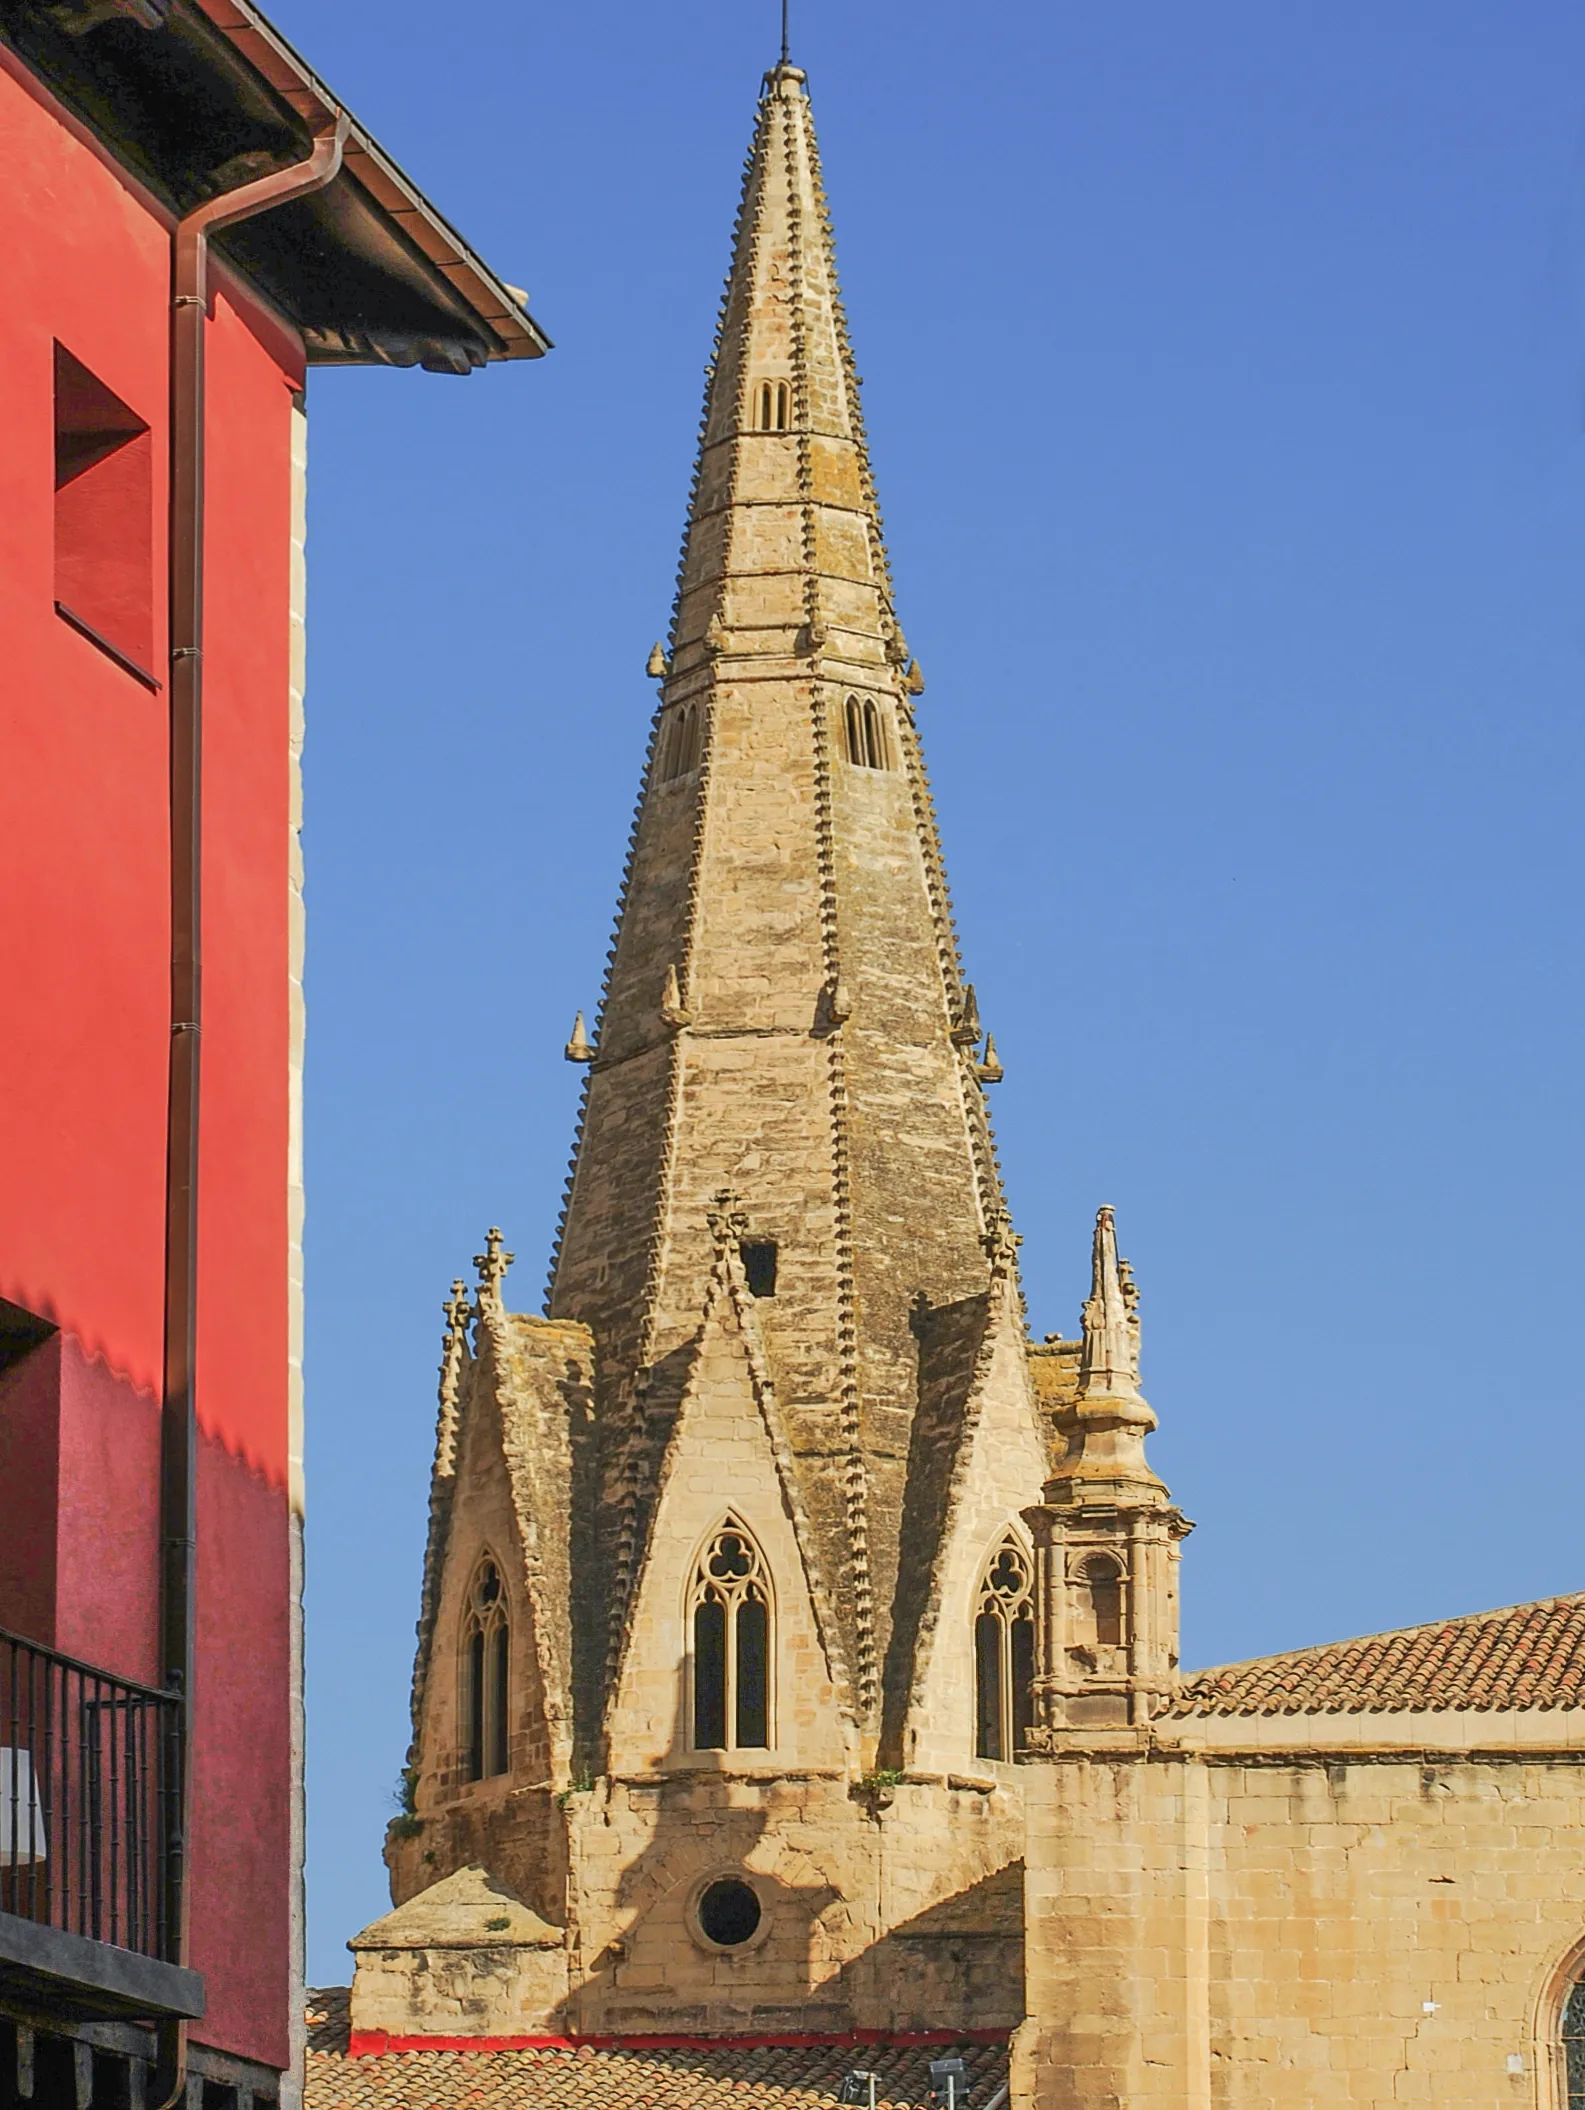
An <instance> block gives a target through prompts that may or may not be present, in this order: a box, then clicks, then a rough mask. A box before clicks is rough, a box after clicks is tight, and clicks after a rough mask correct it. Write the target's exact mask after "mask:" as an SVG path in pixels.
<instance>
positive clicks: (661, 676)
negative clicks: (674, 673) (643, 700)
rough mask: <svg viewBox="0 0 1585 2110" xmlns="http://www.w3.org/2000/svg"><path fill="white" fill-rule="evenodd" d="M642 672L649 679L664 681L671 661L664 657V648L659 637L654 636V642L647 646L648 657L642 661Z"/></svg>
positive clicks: (669, 669) (669, 670)
mask: <svg viewBox="0 0 1585 2110" xmlns="http://www.w3.org/2000/svg"><path fill="white" fill-rule="evenodd" d="M644 672H645V673H646V674H647V675H648V676H649V678H650V680H651V681H664V680H665V679H666V676H667V675H668V674H669V673H670V672H671V661H670V660H669V659H668V658H667V657H666V649H665V647H664V646H663V645H662V644H661V641H660V639H659V638H656V640H655V642H654V644H652V645H651V646H650V648H649V658H648V659H647V660H646V661H645V662H644Z"/></svg>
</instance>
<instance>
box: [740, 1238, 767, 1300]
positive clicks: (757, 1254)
mask: <svg viewBox="0 0 1585 2110" xmlns="http://www.w3.org/2000/svg"><path fill="white" fill-rule="evenodd" d="M738 1251H739V1252H740V1253H741V1254H742V1255H743V1274H744V1278H745V1280H746V1281H747V1283H748V1290H749V1295H750V1296H751V1297H774V1296H775V1294H776V1247H775V1245H774V1244H773V1243H772V1242H771V1240H770V1239H768V1238H765V1239H758V1240H754V1241H751V1242H748V1241H746V1242H745V1243H744V1244H743V1245H741V1246H739V1248H738Z"/></svg>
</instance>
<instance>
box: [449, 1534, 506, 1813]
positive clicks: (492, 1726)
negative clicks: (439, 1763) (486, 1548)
mask: <svg viewBox="0 0 1585 2110" xmlns="http://www.w3.org/2000/svg"><path fill="white" fill-rule="evenodd" d="M511 1639H512V1635H511V1626H510V1623H509V1622H508V1619H507V1613H506V1589H505V1586H504V1584H503V1583H502V1581H501V1571H500V1569H499V1568H498V1567H497V1566H496V1564H495V1562H494V1561H493V1560H492V1559H491V1558H490V1556H489V1555H488V1554H486V1555H485V1557H484V1558H483V1560H481V1561H480V1563H479V1565H478V1567H477V1568H475V1569H474V1571H473V1580H472V1582H471V1583H470V1584H469V1585H468V1602H467V1607H466V1609H465V1611H464V1613H463V1620H462V1653H461V1670H462V1693H461V1701H462V1707H461V1714H462V1733H463V1752H462V1770H463V1777H464V1778H465V1779H467V1780H490V1779H493V1778H494V1777H495V1775H496V1774H498V1773H504V1772H505V1771H506V1769H507V1746H508V1742H509V1728H510V1721H511V1717H510V1713H509V1708H508V1701H509V1698H510V1693H509V1675H510V1663H511Z"/></svg>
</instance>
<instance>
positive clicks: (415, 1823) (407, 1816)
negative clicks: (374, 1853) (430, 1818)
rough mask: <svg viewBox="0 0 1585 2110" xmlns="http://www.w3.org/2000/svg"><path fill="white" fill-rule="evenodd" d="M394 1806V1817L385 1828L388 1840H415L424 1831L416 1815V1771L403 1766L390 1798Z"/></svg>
mask: <svg viewBox="0 0 1585 2110" xmlns="http://www.w3.org/2000/svg"><path fill="white" fill-rule="evenodd" d="M391 1799H392V1800H393V1801H394V1802H395V1804H396V1815H395V1816H394V1817H393V1818H392V1819H391V1821H390V1823H389V1824H388V1825H387V1826H386V1827H385V1836H386V1837H387V1838H388V1839H416V1838H417V1837H418V1835H419V1833H420V1832H421V1831H422V1830H423V1829H424V1820H423V1818H422V1817H420V1816H419V1814H418V1769H417V1767H416V1766H403V1768H402V1771H401V1774H400V1776H399V1778H398V1780H397V1783H396V1788H395V1791H394V1793H393V1795H392V1798H391Z"/></svg>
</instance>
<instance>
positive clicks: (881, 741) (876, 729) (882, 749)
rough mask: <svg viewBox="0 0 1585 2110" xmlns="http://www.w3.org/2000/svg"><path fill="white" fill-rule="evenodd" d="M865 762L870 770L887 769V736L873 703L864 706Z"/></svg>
mask: <svg viewBox="0 0 1585 2110" xmlns="http://www.w3.org/2000/svg"><path fill="white" fill-rule="evenodd" d="M864 761H865V764H866V766H867V767H868V768H870V769H884V768H885V767H886V735H885V730H884V728H883V727H882V725H881V714H880V712H879V711H878V710H877V709H876V708H875V705H874V704H873V703H866V704H865V706H864Z"/></svg>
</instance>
